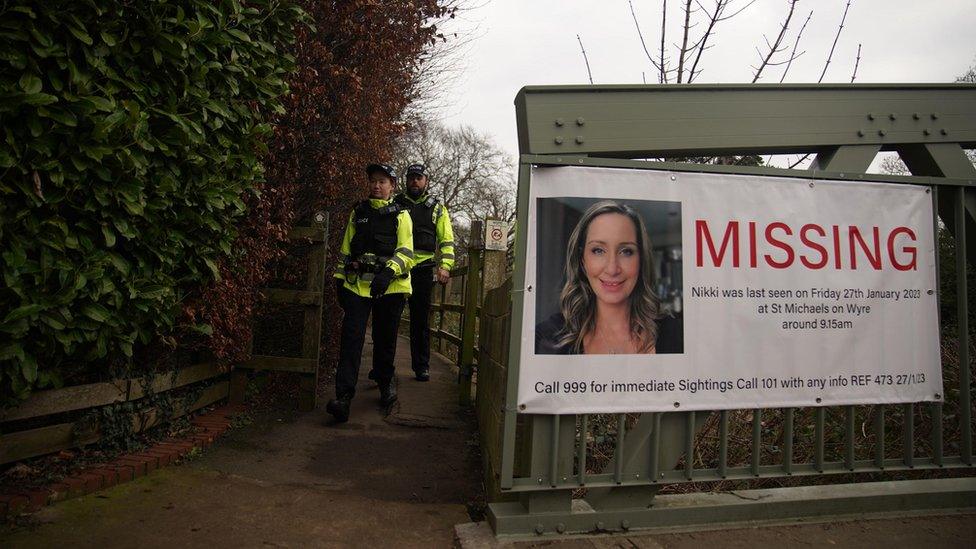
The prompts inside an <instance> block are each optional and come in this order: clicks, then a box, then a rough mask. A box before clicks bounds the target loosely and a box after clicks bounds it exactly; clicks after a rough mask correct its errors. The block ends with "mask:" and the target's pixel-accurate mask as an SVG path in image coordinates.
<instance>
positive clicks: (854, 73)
mask: <svg viewBox="0 0 976 549" xmlns="http://www.w3.org/2000/svg"><path fill="white" fill-rule="evenodd" d="M860 64H861V44H858V45H857V59H855V60H854V72H852V73H851V83H853V82H854V80H855V79H856V78H857V66H858V65H860Z"/></svg>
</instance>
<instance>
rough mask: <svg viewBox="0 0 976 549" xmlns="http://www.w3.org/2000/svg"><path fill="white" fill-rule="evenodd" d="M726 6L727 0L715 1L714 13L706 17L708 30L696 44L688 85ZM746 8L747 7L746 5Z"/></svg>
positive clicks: (703, 9) (695, 72) (693, 77)
mask: <svg viewBox="0 0 976 549" xmlns="http://www.w3.org/2000/svg"><path fill="white" fill-rule="evenodd" d="M696 1H697V0H696ZM728 4H729V0H715V11H714V12H712V14H711V15H710V16H709V17H708V28H707V29H705V33H704V34H702V37H701V39H700V40H699V41H698V43H697V44H696V46H697V47H698V52H697V53H696V54H695V61H694V62H692V64H691V71H690V72H689V73H688V83H689V84H690V83H691V82H692V80H694V79H695V75H696V74H697V73H698V71H697V70H696V69H697V68H698V62H699V61H700V60H701V56H702V53H704V52H705V50H706V49H708V48H706V47H705V44H706V43H707V42H708V38H709V37H710V36H711V35H712V33H713V32H714V31H715V25H716V24H717V23H718V22H719V21H720V20H721V16H722V12H723V11H724V10H725V6H727V5H728ZM749 4H752V2H749ZM698 6H699V7H701V8H702V11H705V8H704V7H702V5H701V4H698ZM746 7H749V6H748V5H747V6H746ZM740 11H741V10H740Z"/></svg>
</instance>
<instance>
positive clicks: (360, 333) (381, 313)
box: [336, 288, 405, 398]
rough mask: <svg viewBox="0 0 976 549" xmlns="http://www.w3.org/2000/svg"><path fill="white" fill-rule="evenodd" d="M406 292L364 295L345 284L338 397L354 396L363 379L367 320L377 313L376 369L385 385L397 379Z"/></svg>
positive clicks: (378, 379)
mask: <svg viewBox="0 0 976 549" xmlns="http://www.w3.org/2000/svg"><path fill="white" fill-rule="evenodd" d="M404 301H405V300H404V296H403V294H387V295H384V296H382V297H377V298H369V297H360V296H358V295H356V294H354V293H353V292H350V291H349V290H347V289H345V288H343V289H342V290H341V291H340V296H339V303H340V305H341V306H342V309H343V311H345V313H346V314H345V316H344V317H343V319H342V332H341V335H340V337H341V339H340V341H339V367H338V369H337V370H336V397H338V398H352V397H353V396H354V395H355V394H356V382H357V381H358V380H359V364H360V362H361V360H362V357H363V343H364V342H365V341H366V323H367V321H368V320H369V315H370V313H372V315H373V370H374V371H376V374H377V376H376V377H377V382H378V383H379V384H380V385H382V384H384V383H389V382H390V380H392V379H393V370H394V368H393V358H394V357H395V356H396V338H397V327H399V325H400V315H401V314H403V306H404Z"/></svg>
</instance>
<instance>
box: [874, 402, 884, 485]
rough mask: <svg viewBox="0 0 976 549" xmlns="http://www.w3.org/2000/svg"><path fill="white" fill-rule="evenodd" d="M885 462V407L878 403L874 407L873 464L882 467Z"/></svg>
mask: <svg viewBox="0 0 976 549" xmlns="http://www.w3.org/2000/svg"><path fill="white" fill-rule="evenodd" d="M884 462H885V407H884V405H883V404H879V405H877V406H875V408H874V465H875V467H877V468H878V469H884Z"/></svg>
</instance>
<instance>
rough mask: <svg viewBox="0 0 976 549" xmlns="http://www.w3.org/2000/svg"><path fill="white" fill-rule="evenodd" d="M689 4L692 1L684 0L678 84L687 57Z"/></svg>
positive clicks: (689, 18)
mask: <svg viewBox="0 0 976 549" xmlns="http://www.w3.org/2000/svg"><path fill="white" fill-rule="evenodd" d="M691 2H692V0H685V26H684V33H683V36H682V38H681V49H679V50H678V83H679V84H680V83H681V79H682V77H683V76H684V68H685V56H686V55H688V33H689V32H690V30H691V27H690V26H689V23H690V20H691Z"/></svg>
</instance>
